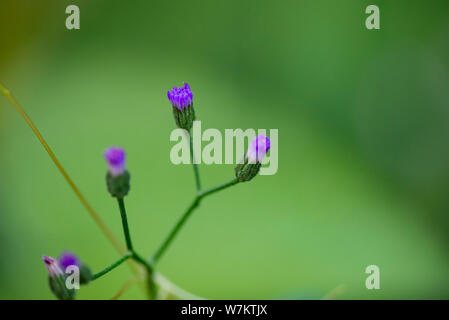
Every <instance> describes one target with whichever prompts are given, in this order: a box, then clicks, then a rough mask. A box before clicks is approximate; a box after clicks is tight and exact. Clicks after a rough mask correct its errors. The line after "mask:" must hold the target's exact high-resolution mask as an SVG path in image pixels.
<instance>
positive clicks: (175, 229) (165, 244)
mask: <svg viewBox="0 0 449 320" xmlns="http://www.w3.org/2000/svg"><path fill="white" fill-rule="evenodd" d="M238 182H239V181H238V180H237V179H236V178H234V179H232V180H230V181H228V182H225V183H223V184H220V185H218V186H216V187H213V188H211V189H208V190H205V191H203V192H200V193H198V195H197V196H196V197H195V198H194V199H193V201H192V203H191V204H190V206H189V207H188V208H187V210H186V211H185V212H184V214H183V215H182V216H181V218H180V219H179V220H178V222H177V223H176V224H175V226H174V227H173V229H172V230H171V231H170V233H169V234H168V236H167V238H165V240H164V242H162V244H161V246H160V247H159V248H158V249H157V251H156V253H155V254H154V255H153V257H152V259H151V262H150V264H151V265H155V264H156V263H157V262H158V260H159V259H160V258H161V256H162V254H163V253H164V252H165V251H166V250H167V248H168V246H169V245H170V243H171V242H172V241H173V239H174V238H175V236H176V235H177V234H178V232H179V230H180V229H181V228H182V226H183V225H184V224H185V222H186V221H187V219H188V218H189V217H190V215H191V214H192V212H193V211H194V210H195V209H196V208H197V207H198V205H199V204H200V202H201V200H202V199H203V198H205V197H207V196H209V195H211V194H213V193H215V192H218V191H220V190H223V189H226V188H228V187H231V186H233V185H235V184H237V183H238Z"/></svg>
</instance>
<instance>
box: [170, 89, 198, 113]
mask: <svg viewBox="0 0 449 320" xmlns="http://www.w3.org/2000/svg"><path fill="white" fill-rule="evenodd" d="M167 96H168V100H170V102H171V104H172V105H173V107H176V108H177V109H178V110H180V111H182V110H184V109H185V108H187V107H188V106H191V105H192V103H193V94H192V91H191V90H190V86H189V85H188V84H187V83H185V82H184V86H183V87H179V88H176V87H173V89H172V91H170V90H169V91H168V92H167Z"/></svg>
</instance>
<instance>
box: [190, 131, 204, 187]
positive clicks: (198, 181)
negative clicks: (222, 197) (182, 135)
mask: <svg viewBox="0 0 449 320" xmlns="http://www.w3.org/2000/svg"><path fill="white" fill-rule="evenodd" d="M189 140H190V160H191V161H192V165H193V173H194V174H195V184H196V191H197V192H200V191H201V181H200V173H199V171H198V164H196V163H195V157H194V154H193V137H192V133H191V132H190V131H189Z"/></svg>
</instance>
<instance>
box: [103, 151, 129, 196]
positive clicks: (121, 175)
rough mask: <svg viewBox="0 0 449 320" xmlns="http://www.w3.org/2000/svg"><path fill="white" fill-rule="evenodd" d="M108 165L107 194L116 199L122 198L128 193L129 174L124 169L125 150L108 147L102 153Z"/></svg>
mask: <svg viewBox="0 0 449 320" xmlns="http://www.w3.org/2000/svg"><path fill="white" fill-rule="evenodd" d="M104 157H105V159H106V161H107V163H108V172H107V174H106V184H107V186H108V191H109V193H110V194H111V195H112V196H113V197H116V198H123V197H124V196H126V195H127V194H128V192H129V188H130V187H129V180H130V175H129V172H128V171H127V170H126V168H125V160H126V154H125V150H123V149H122V148H118V147H110V148H109V149H107V150H106V152H105V153H104Z"/></svg>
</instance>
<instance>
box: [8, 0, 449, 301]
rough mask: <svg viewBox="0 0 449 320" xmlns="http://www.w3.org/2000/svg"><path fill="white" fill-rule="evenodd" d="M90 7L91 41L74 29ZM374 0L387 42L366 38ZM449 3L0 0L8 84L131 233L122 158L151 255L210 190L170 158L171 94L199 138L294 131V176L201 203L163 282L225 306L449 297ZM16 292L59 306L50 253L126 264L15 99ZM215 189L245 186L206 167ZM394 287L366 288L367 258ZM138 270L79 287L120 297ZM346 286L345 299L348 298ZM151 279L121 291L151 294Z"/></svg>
mask: <svg viewBox="0 0 449 320" xmlns="http://www.w3.org/2000/svg"><path fill="white" fill-rule="evenodd" d="M69 4H77V5H78V6H79V7H80V10H81V29H80V30H73V31H69V30H67V29H66V28H65V19H66V17H67V15H66V14H65V8H66V6H68V5H69ZM369 4H377V5H379V7H380V12H381V30H379V31H368V30H367V29H366V28H365V19H366V16H367V15H366V14H365V8H366V7H367V6H368V5H369ZM448 35H449V2H448V1H445V0H441V1H437V0H435V1H431V2H426V1H406V0H396V1H376V0H375V1H365V0H346V1H333V0H319V1H317V0H294V1H268V0H258V1H241V0H238V1H230V0H228V1H197V0H193V1H148V0H145V1H144V0H140V1H126V2H125V1H118V0H108V1H105V0H104V1H100V0H96V1H79V0H51V1H50V0H40V1H25V0H2V1H1V2H0V38H1V42H0V81H1V82H2V83H3V84H5V85H6V86H7V87H8V88H9V89H11V91H12V92H13V94H14V95H15V96H16V97H17V98H18V100H19V101H20V103H21V104H22V105H23V107H24V108H25V109H26V111H27V112H28V113H29V115H30V116H31V118H32V119H33V120H34V122H35V123H36V125H37V126H38V127H39V128H40V130H41V131H42V133H43V135H44V136H45V137H46V138H47V140H48V142H49V143H50V145H51V146H52V148H53V149H54V151H55V153H56V155H57V156H58V157H59V159H60V160H61V162H62V163H63V165H64V166H65V167H66V169H67V171H68V172H69V173H70V175H71V176H72V177H73V179H74V180H75V182H76V183H77V185H78V186H79V187H80V189H81V190H82V191H83V192H84V194H85V195H86V196H87V198H88V199H89V201H90V202H91V203H92V205H93V207H94V208H95V209H96V210H97V211H98V212H99V213H100V216H101V217H102V218H103V219H104V220H105V221H106V223H107V225H108V226H110V228H111V229H112V230H113V232H114V233H115V234H116V235H117V237H118V238H119V239H120V240H122V239H123V238H122V234H121V224H120V218H119V213H118V210H117V208H116V202H115V201H114V200H113V199H112V198H111V197H110V196H109V194H108V193H107V192H106V188H105V182H104V175H105V170H106V166H105V163H104V159H103V156H102V152H103V151H104V149H105V148H106V147H108V146H110V145H119V146H123V147H124V148H126V150H127V153H128V167H129V170H130V171H131V173H132V191H131V193H130V195H129V197H128V198H127V199H126V201H127V207H128V215H129V224H130V227H131V229H132V236H133V240H134V243H135V247H136V248H137V249H138V250H139V251H140V252H141V253H142V254H144V255H147V256H150V255H151V254H152V253H153V251H154V250H155V249H156V247H157V246H158V245H159V244H160V242H161V241H162V239H163V238H164V236H165V234H166V233H167V232H168V231H169V229H170V228H171V226H172V225H173V224H174V223H175V221H176V220H177V218H178V217H179V216H180V214H181V213H182V211H183V210H184V209H185V208H186V206H187V205H188V203H189V202H190V199H191V198H192V197H193V195H194V180H193V174H192V169H191V167H190V166H183V165H180V166H175V165H173V164H171V162H170V160H169V152H170V149H171V147H172V146H173V145H174V144H173V143H171V142H170V141H169V135H170V132H171V131H172V129H174V127H175V126H174V121H173V119H172V113H171V106H170V104H169V103H168V101H167V98H166V91H167V90H168V89H169V88H171V87H172V86H175V85H180V84H181V83H182V81H188V82H189V84H190V85H191V87H192V89H193V91H194V95H195V107H196V111H197V115H198V117H199V118H200V119H201V120H202V125H203V128H204V129H205V128H218V129H220V130H222V131H223V132H224V129H226V128H243V129H246V128H267V129H270V128H274V129H279V170H278V173H277V174H276V175H274V176H259V177H257V178H256V179H254V180H253V181H251V182H250V183H245V184H241V185H238V186H236V187H234V188H232V189H228V190H226V191H223V192H222V193H219V194H217V195H215V196H213V197H211V198H209V199H207V200H205V201H204V202H203V203H202V205H201V207H200V209H199V210H198V211H197V212H195V214H194V215H193V216H192V217H191V219H190V220H189V221H188V223H187V225H186V226H185V228H184V229H183V230H182V231H181V233H180V234H179V236H178V238H177V239H176V241H175V242H174V243H173V246H172V247H171V248H170V250H169V251H168V252H167V253H166V255H165V256H164V257H163V259H162V260H161V263H160V265H159V267H158V270H159V271H160V272H161V273H163V274H164V275H165V276H167V277H168V278H169V279H170V280H172V281H173V282H175V283H176V284H178V285H179V286H181V287H183V288H184V289H186V290H188V291H190V292H193V293H195V294H197V295H199V296H203V297H206V298H214V299H230V298H237V299H240V298H242V299H253V298H254V299H278V298H281V299H282V298H285V299H301V298H321V297H323V296H325V295H326V294H328V293H329V292H332V291H333V290H334V289H335V288H339V289H338V291H339V293H340V294H339V295H338V298H341V299H351V298H360V299H378V298H386V299H400V298H403V299H412V298H425V299H430V298H438V299H441V298H449V250H448V240H449V237H448V231H449V216H448V213H449V192H448V191H449V161H448V160H449V145H448V138H449V43H448ZM0 147H1V153H0V176H1V179H0V298H3V299H52V298H53V297H52V294H51V292H50V290H49V288H48V286H47V276H46V270H45V267H44V265H43V263H42V261H41V256H42V255H52V256H57V255H58V254H59V253H60V252H61V251H62V250H65V249H70V250H72V251H74V252H76V253H77V254H78V255H79V256H80V257H81V259H82V260H84V261H85V262H86V263H88V264H89V265H90V266H91V268H92V269H93V270H94V271H99V270H101V269H102V268H104V267H105V266H106V265H107V264H108V263H110V262H112V261H115V260H116V259H117V258H118V254H117V253H116V252H115V251H114V249H113V248H112V246H111V245H110V244H109V243H108V242H107V240H106V239H105V237H104V236H103V235H102V234H101V233H100V231H99V229H98V228H97V226H96V225H95V224H94V222H93V221H92V219H91V218H90V217H89V215H88V214H87V212H86V211H85V210H84V208H83V207H82V205H81V204H80V202H79V201H78V199H77V198H76V197H75V196H74V194H73V193H72V191H71V189H69V187H68V185H67V184H66V183H65V181H64V179H63V178H62V176H61V175H60V174H59V172H58V171H57V170H56V168H55V166H54V165H53V163H52V162H51V161H50V159H49V157H48V155H47V154H46V153H45V152H44V150H43V148H42V147H41V146H40V145H39V143H38V141H37V139H36V138H35V136H34V135H33V134H32V132H31V130H30V129H29V128H28V127H27V126H26V124H25V122H24V121H23V119H21V118H20V116H19V115H18V113H17V112H16V111H15V110H14V109H13V108H12V106H11V105H10V104H9V103H8V102H7V100H6V99H4V97H0ZM200 170H201V176H202V180H203V184H204V186H206V187H207V186H213V185H215V184H218V183H221V182H223V181H226V180H228V179H229V178H231V177H232V175H233V167H232V166H230V165H214V166H206V165H201V167H200ZM371 264H375V265H378V266H379V268H380V286H381V289H380V290H367V289H366V288H365V278H366V276H367V275H366V274H365V273H364V271H365V268H366V267H367V266H368V265H371ZM130 276H131V273H130V270H129V268H128V267H126V266H122V267H120V268H119V269H117V270H115V271H114V272H112V273H110V274H109V275H107V276H105V277H104V278H101V279H100V280H98V281H97V282H95V283H92V284H90V285H89V286H87V287H85V288H83V289H82V290H80V291H79V293H78V298H81V299H93V298H96V299H109V298H111V297H112V296H113V295H114V294H115V293H116V292H117V291H118V289H119V288H120V287H121V286H122V284H123V283H124V282H125V281H126V280H127V279H129V278H130ZM342 288H343V290H340V289H342ZM144 297H145V296H144V295H143V294H142V291H141V290H140V288H139V287H138V286H134V287H132V288H130V289H129V290H128V291H127V292H126V293H125V294H124V295H123V297H122V298H124V299H139V298H144Z"/></svg>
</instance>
